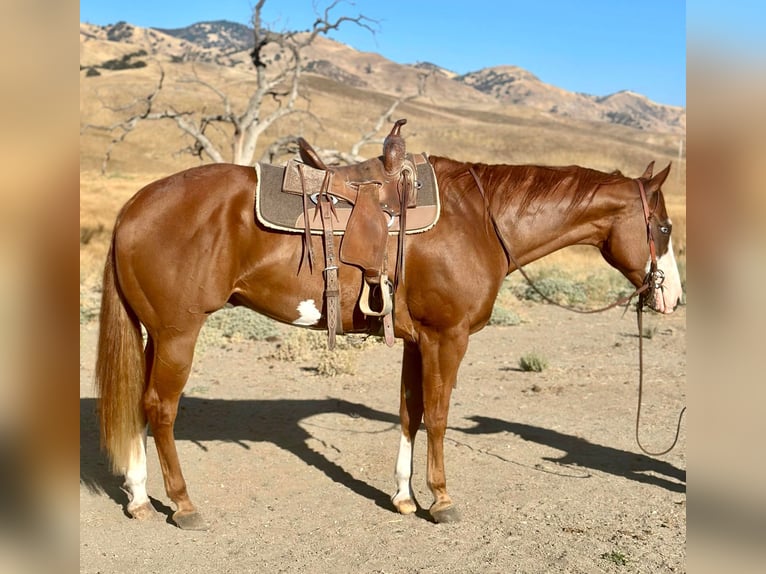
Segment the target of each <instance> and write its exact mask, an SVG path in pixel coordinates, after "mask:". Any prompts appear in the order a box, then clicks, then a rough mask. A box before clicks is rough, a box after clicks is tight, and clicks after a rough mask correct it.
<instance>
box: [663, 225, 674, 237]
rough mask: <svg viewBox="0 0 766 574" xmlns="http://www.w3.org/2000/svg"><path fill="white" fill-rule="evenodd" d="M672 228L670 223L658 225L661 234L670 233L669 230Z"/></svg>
mask: <svg viewBox="0 0 766 574" xmlns="http://www.w3.org/2000/svg"><path fill="white" fill-rule="evenodd" d="M671 229H673V228H672V227H671V226H670V225H660V233H662V234H663V235H670V230H671Z"/></svg>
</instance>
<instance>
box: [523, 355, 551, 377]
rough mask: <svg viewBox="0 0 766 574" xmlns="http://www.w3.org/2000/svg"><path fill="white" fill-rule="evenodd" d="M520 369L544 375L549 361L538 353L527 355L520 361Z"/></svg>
mask: <svg viewBox="0 0 766 574" xmlns="http://www.w3.org/2000/svg"><path fill="white" fill-rule="evenodd" d="M519 368H520V369H521V370H522V371H524V372H530V371H531V372H535V373H542V372H543V371H544V370H545V369H547V368H548V360H547V359H546V358H545V357H543V356H542V355H540V354H538V353H537V352H534V351H533V352H531V353H527V354H526V355H523V356H522V357H521V358H520V359H519Z"/></svg>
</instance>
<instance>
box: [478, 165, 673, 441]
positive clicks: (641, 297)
mask: <svg viewBox="0 0 766 574" xmlns="http://www.w3.org/2000/svg"><path fill="white" fill-rule="evenodd" d="M468 171H469V172H470V174H471V175H472V176H473V179H474V181H475V182H476V186H477V187H478V188H479V193H480V194H481V197H482V199H483V201H484V207H485V211H486V213H487V214H488V215H489V219H490V221H491V223H492V227H493V229H494V231H495V235H496V236H497V239H498V241H499V242H500V246H501V247H502V249H503V251H504V252H505V256H506V259H507V260H508V263H509V264H513V265H514V266H515V267H516V269H517V270H518V271H519V273H521V275H522V276H523V277H524V279H525V280H526V281H527V283H529V285H530V286H531V287H532V289H534V290H535V292H536V293H537V294H538V295H540V296H541V297H542V298H543V299H544V300H545V301H547V302H548V303H551V304H553V305H555V306H557V307H561V308H562V309H566V310H567V311H573V312H575V313H582V314H592V313H601V312H603V311H608V310H609V309H612V308H614V307H617V306H620V305H625V310H626V311H627V308H628V306H629V305H630V301H631V300H632V299H633V297H636V296H638V304H637V305H636V322H637V326H638V406H637V408H636V444H638V447H639V448H640V449H641V451H642V452H644V453H645V454H647V455H649V456H662V455H664V454H667V453H668V452H670V451H671V450H673V448H675V446H676V443H677V442H678V437H679V435H680V432H681V420H682V418H683V416H684V413H685V412H686V407H684V408H683V409H681V413H680V414H679V415H678V424H677V426H676V435H675V438H674V439H673V443H672V444H671V445H670V446H669V447H668V448H666V449H665V450H662V451H659V452H651V451H648V450H647V449H646V448H644V446H643V445H642V444H641V439H640V437H639V426H640V425H639V423H640V419H641V402H642V401H641V398H642V396H643V387H644V344H643V340H644V336H643V308H644V307H645V306H647V305H648V301H649V294H650V293H651V289H654V290H655V291H661V290H662V284H663V282H664V281H665V273H664V272H663V271H662V269H660V268H659V267H658V266H657V247H656V245H655V241H654V233H653V232H652V224H651V220H652V217H653V216H654V212H655V210H656V209H657V204H655V205H654V208H653V209H650V208H649V201H648V199H647V197H646V189H645V188H644V182H643V181H642V180H641V179H636V180H634V181H635V182H636V183H637V184H638V191H639V195H640V196H641V205H642V207H643V212H644V221H645V223H646V239H647V242H648V244H649V258H650V260H649V272H648V273H647V274H646V276H645V277H644V281H643V283H642V284H641V286H640V287H638V288H637V289H636V290H635V291H633V293H631V294H630V295H627V296H624V297H620V298H619V299H617V300H616V301H614V302H612V303H610V304H609V305H607V306H605V307H599V308H597V309H578V308H576V307H570V306H569V305H562V304H561V303H559V302H557V301H554V300H553V299H551V298H550V297H548V296H547V295H546V294H545V293H543V292H542V291H541V290H540V289H539V288H538V287H537V285H535V283H534V281H532V279H531V278H530V277H529V275H528V274H527V272H526V271H525V270H524V268H523V267H522V266H521V265H520V264H519V262H518V261H517V260H516V258H515V257H514V256H513V253H512V252H511V250H510V247H509V246H508V242H507V240H506V239H505V238H504V237H503V234H502V232H501V231H500V228H499V226H498V224H497V221H496V220H495V216H494V215H493V214H492V211H491V210H490V208H489V200H488V198H487V195H486V193H485V192H484V186H483V185H482V184H481V180H480V179H479V176H478V174H477V173H476V170H474V168H473V166H471V167H469V168H468Z"/></svg>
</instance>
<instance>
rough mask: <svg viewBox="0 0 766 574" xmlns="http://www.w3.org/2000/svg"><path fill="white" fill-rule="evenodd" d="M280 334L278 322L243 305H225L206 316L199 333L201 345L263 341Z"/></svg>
mask: <svg viewBox="0 0 766 574" xmlns="http://www.w3.org/2000/svg"><path fill="white" fill-rule="evenodd" d="M279 334H280V329H279V324H278V323H277V322H276V321H274V320H273V319H269V318H268V317H265V316H263V315H260V314H258V313H256V312H254V311H251V310H250V309H246V308H244V307H227V308H223V309H220V310H219V311H216V312H215V313H213V314H212V315H211V316H210V317H208V319H207V321H206V322H205V326H204V327H203V329H202V332H201V333H200V341H201V342H202V344H203V345H219V346H221V345H223V344H225V343H226V342H227V341H232V340H234V341H236V340H251V341H265V340H266V339H269V338H272V337H276V336H278V335H279Z"/></svg>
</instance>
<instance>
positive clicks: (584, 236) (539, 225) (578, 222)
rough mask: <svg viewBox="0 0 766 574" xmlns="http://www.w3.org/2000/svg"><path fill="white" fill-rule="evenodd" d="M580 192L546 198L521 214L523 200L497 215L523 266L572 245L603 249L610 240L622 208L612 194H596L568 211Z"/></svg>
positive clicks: (531, 203) (514, 202)
mask: <svg viewBox="0 0 766 574" xmlns="http://www.w3.org/2000/svg"><path fill="white" fill-rule="evenodd" d="M575 193H577V191H576V190H566V191H565V192H564V193H563V194H562V196H561V197H555V198H551V197H545V196H542V197H540V198H538V199H535V200H533V201H531V202H530V203H529V205H528V206H527V207H526V208H525V209H524V210H523V212H519V205H520V202H519V201H512V202H509V203H505V204H504V206H503V207H502V209H501V210H500V213H498V215H497V216H496V219H497V220H498V227H499V231H500V232H501V233H502V234H503V235H504V238H505V239H506V241H507V243H508V247H509V248H510V249H511V250H512V255H513V256H514V257H515V258H516V259H517V260H518V262H519V263H520V264H521V265H526V264H527V263H530V262H532V261H535V260H537V259H540V258H542V257H545V256H546V255H549V254H551V253H553V252H554V251H558V250H559V249H562V248H564V247H569V246H571V245H593V246H599V245H601V244H602V243H603V241H605V240H606V237H607V236H608V233H609V229H610V228H611V224H612V221H613V218H614V215H615V211H616V210H617V209H619V206H620V204H619V202H616V201H614V200H613V198H612V197H611V196H609V195H608V194H603V193H601V194H595V195H593V197H592V198H591V199H588V200H586V201H584V202H583V203H582V204H581V205H579V206H577V207H575V208H573V209H571V210H570V209H567V205H568V204H569V203H570V201H571V200H572V197H573V194H575Z"/></svg>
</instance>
